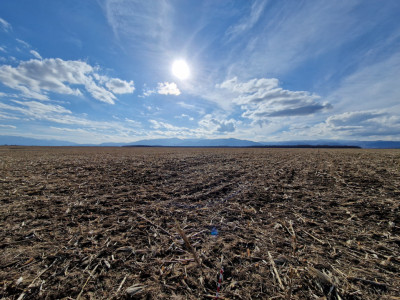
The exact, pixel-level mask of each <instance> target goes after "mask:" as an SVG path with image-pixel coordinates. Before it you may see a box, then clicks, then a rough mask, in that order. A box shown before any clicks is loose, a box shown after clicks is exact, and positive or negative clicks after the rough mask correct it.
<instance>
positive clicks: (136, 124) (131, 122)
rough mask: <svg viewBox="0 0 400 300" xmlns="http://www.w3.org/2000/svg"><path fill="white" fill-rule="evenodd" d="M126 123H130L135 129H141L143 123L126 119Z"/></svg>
mask: <svg viewBox="0 0 400 300" xmlns="http://www.w3.org/2000/svg"><path fill="white" fill-rule="evenodd" d="M125 122H128V123H129V124H130V125H132V126H134V127H141V126H142V123H140V122H139V121H135V120H131V119H128V118H125Z"/></svg>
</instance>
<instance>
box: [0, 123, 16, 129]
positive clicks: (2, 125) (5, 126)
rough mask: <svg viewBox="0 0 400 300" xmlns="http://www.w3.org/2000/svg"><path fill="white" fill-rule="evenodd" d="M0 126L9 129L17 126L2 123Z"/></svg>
mask: <svg viewBox="0 0 400 300" xmlns="http://www.w3.org/2000/svg"><path fill="white" fill-rule="evenodd" d="M0 127H1V128H11V129H15V128H17V126H14V125H4V124H0Z"/></svg>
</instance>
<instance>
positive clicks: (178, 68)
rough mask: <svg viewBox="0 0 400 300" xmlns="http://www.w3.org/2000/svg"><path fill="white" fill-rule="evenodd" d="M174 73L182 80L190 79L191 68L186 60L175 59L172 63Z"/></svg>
mask: <svg viewBox="0 0 400 300" xmlns="http://www.w3.org/2000/svg"><path fill="white" fill-rule="evenodd" d="M172 74H173V75H174V76H175V77H177V78H179V79H180V80H185V79H188V78H189V76H190V69H189V66H188V64H187V63H186V61H185V60H183V59H179V60H175V61H174V62H173V64H172Z"/></svg>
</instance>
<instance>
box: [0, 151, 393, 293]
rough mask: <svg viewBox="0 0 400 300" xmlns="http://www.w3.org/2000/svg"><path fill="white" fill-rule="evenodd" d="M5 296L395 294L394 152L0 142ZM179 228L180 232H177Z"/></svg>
mask: <svg viewBox="0 0 400 300" xmlns="http://www.w3.org/2000/svg"><path fill="white" fill-rule="evenodd" d="M0 166H1V167H0V226H1V227H0V228H1V230H0V249H1V250H0V284H1V286H0V288H1V290H0V297H2V299H129V298H133V299H215V298H216V292H217V282H218V280H219V278H218V276H219V273H220V271H221V268H223V271H224V273H223V279H222V281H221V289H220V295H219V299H320V300H322V299H400V297H399V295H400V275H399V274H400V213H399V205H400V200H399V199H400V172H399V169H400V151H399V150H359V149H346V150H338V149H323V150H322V149H194V148H193V149H192V148H190V149H182V148H57V147H54V148H41V147H0ZM185 240H186V242H185Z"/></svg>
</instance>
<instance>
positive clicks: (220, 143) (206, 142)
mask: <svg viewBox="0 0 400 300" xmlns="http://www.w3.org/2000/svg"><path fill="white" fill-rule="evenodd" d="M128 146H163V147H251V146H262V144H261V143H257V142H252V141H247V140H238V139H233V138H231V139H177V138H171V139H155V140H141V141H137V142H134V143H130V144H129V145H128Z"/></svg>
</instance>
